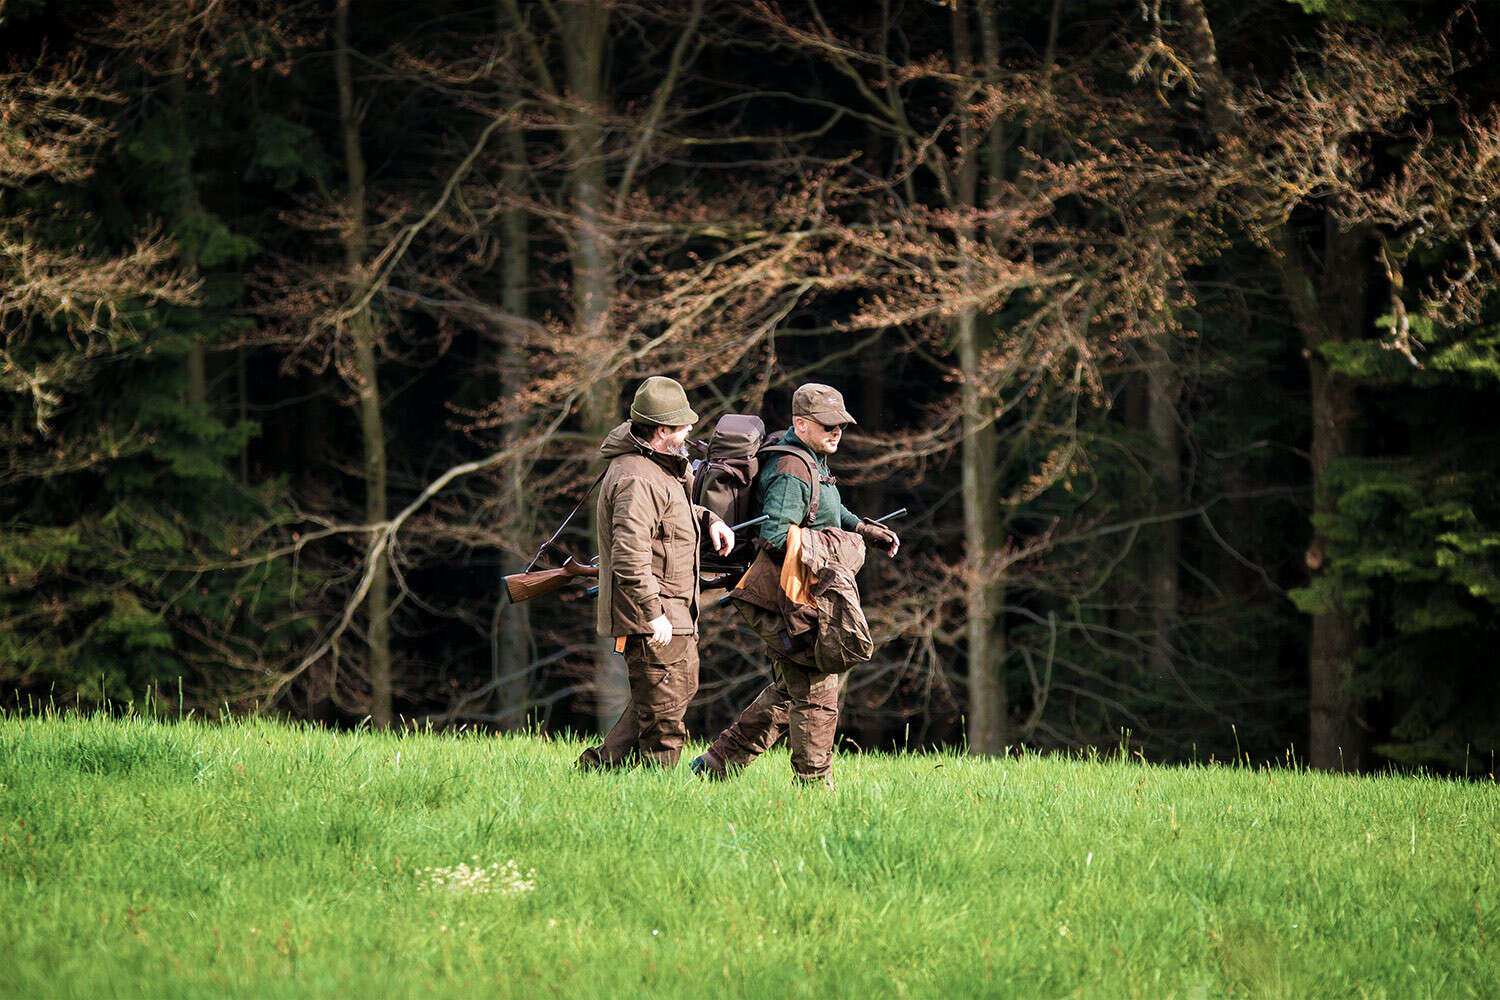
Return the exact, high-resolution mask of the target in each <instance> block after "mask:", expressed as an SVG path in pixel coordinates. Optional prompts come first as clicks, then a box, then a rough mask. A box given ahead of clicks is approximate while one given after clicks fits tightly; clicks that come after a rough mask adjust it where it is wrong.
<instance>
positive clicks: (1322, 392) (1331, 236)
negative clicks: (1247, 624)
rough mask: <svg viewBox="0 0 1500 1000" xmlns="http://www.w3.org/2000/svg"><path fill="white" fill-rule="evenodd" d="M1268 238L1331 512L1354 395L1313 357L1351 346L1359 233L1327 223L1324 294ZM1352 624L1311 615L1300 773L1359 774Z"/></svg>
mask: <svg viewBox="0 0 1500 1000" xmlns="http://www.w3.org/2000/svg"><path fill="white" fill-rule="evenodd" d="M1181 4H1182V18H1181V19H1182V24H1183V27H1184V30H1185V32H1186V38H1187V43H1188V53H1189V56H1190V57H1191V59H1192V62H1193V64H1194V68H1195V69H1196V70H1197V71H1198V77H1199V82H1200V86H1201V87H1202V88H1203V107H1204V114H1205V117H1206V118H1207V120H1208V123H1209V126H1210V128H1211V129H1212V130H1213V132H1214V133H1215V134H1216V135H1226V134H1227V133H1228V131H1229V129H1231V128H1233V116H1232V113H1231V110H1230V100H1229V99H1230V97H1231V96H1232V94H1231V88H1230V84H1229V81H1228V79H1227V78H1226V77H1225V76H1224V73H1223V71H1222V69H1221V68H1220V66H1219V61H1218V50H1217V44H1216V42H1215V39H1214V33H1213V27H1212V25H1211V24H1210V22H1209V20H1208V14H1207V11H1206V10H1205V9H1204V7H1203V2H1202V0H1181ZM1268 235H1269V243H1270V244H1271V247H1272V250H1273V257H1274V263H1275V265H1276V267H1277V269H1278V271H1279V273H1280V276H1281V283H1282V288H1283V290H1284V291H1285V293H1286V296H1287V303H1288V305H1289V306H1290V308H1291V312H1292V318H1293V321H1294V322H1295V323H1296V326H1297V329H1298V330H1299V331H1300V332H1301V334H1302V342H1303V350H1304V352H1305V353H1306V355H1307V363H1308V371H1309V376H1310V388H1311V395H1312V424H1313V426H1312V480H1313V483H1312V485H1313V497H1314V499H1313V512H1314V515H1317V514H1322V513H1325V512H1326V511H1328V510H1329V509H1330V508H1331V503H1332V498H1331V497H1330V496H1329V495H1328V491H1327V489H1326V477H1327V472H1328V467H1329V465H1330V464H1331V463H1332V462H1334V461H1335V460H1337V459H1339V458H1341V457H1343V456H1345V455H1347V454H1349V451H1350V427H1351V425H1352V423H1353V420H1354V417H1355V414H1356V402H1355V398H1354V390H1353V387H1352V386H1351V385H1350V384H1349V382H1348V381H1347V380H1346V379H1344V378H1342V377H1341V376H1339V375H1337V374H1336V373H1334V372H1332V371H1330V370H1329V369H1328V365H1327V363H1326V362H1325V361H1324V360H1323V357H1322V355H1321V354H1320V353H1319V351H1318V348H1319V347H1320V346H1322V345H1323V344H1325V343H1330V342H1332V341H1335V340H1341V339H1346V338H1349V337H1358V336H1360V334H1361V332H1362V327H1363V323H1364V301H1363V300H1364V294H1365V284H1366V277H1365V267H1364V265H1363V263H1362V261H1361V255H1360V247H1361V244H1362V243H1363V242H1364V241H1363V236H1362V234H1360V233H1357V232H1356V233H1342V234H1341V233H1339V232H1337V230H1336V227H1335V223H1334V222H1333V220H1332V219H1329V220H1328V222H1327V230H1326V234H1325V247H1324V251H1325V252H1324V261H1325V263H1324V267H1323V277H1324V281H1323V287H1322V289H1321V290H1320V289H1319V288H1318V287H1317V286H1316V285H1315V284H1314V281H1313V278H1312V270H1311V267H1310V264H1309V263H1308V262H1307V261H1306V260H1304V255H1303V253H1302V249H1301V247H1300V246H1299V245H1298V243H1297V238H1296V234H1295V233H1293V232H1292V229H1291V226H1290V224H1289V223H1282V224H1281V225H1279V226H1277V227H1276V229H1275V230H1273V231H1272V232H1271V233H1270V234H1268ZM1326 552H1327V539H1326V538H1324V537H1323V535H1322V533H1321V532H1319V531H1317V530H1316V528H1314V533H1313V539H1312V543H1311V545H1310V546H1309V548H1308V566H1309V568H1310V569H1311V570H1312V571H1313V573H1314V576H1315V577H1316V575H1317V574H1318V573H1319V572H1321V571H1323V570H1324V569H1325V565H1326ZM1354 639H1355V633H1354V619H1353V616H1351V615H1350V614H1349V612H1348V611H1347V610H1345V609H1344V608H1342V607H1340V606H1339V605H1338V603H1337V601H1335V603H1334V605H1333V606H1332V607H1330V608H1329V609H1328V610H1327V611H1326V612H1325V613H1323V614H1319V615H1314V616H1313V623H1312V638H1311V644H1310V649H1309V653H1308V763H1309V764H1311V765H1312V766H1313V767H1319V768H1325V769H1333V768H1345V769H1350V770H1353V769H1357V768H1358V767H1359V766H1360V765H1361V764H1362V762H1363V761H1362V758H1363V740H1362V738H1361V737H1360V734H1359V730H1358V727H1357V724H1356V722H1355V705H1354V702H1353V699H1352V698H1351V697H1350V695H1349V692H1348V684H1347V681H1348V677H1349V670H1350V666H1351V663H1352V657H1353V653H1354Z"/></svg>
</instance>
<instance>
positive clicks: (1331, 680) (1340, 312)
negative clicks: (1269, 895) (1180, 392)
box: [1275, 218, 1367, 770]
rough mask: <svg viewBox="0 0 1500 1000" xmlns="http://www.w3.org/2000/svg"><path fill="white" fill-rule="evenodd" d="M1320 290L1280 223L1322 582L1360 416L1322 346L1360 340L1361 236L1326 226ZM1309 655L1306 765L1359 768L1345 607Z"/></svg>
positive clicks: (1331, 611) (1318, 632)
mask: <svg viewBox="0 0 1500 1000" xmlns="http://www.w3.org/2000/svg"><path fill="white" fill-rule="evenodd" d="M1325 226H1326V232H1325V238H1324V255H1323V259H1324V264H1323V281H1322V287H1321V288H1318V287H1317V286H1315V285H1314V282H1313V279H1312V277H1311V271H1310V264H1309V263H1308V262H1307V261H1306V260H1305V259H1304V255H1303V253H1302V250H1301V247H1300V246H1299V245H1298V244H1297V242H1296V235H1295V234H1294V233H1293V232H1292V231H1291V229H1290V227H1289V226H1282V227H1281V228H1280V229H1279V230H1278V231H1277V233H1276V234H1275V238H1276V241H1277V250H1278V254H1277V263H1278V265H1279V268H1280V273H1281V278H1282V285H1283V287H1284V288H1285V290H1286V294H1287V299H1288V301H1289V303H1290V305H1291V310H1292V315H1293V318H1294V319H1295V321H1296V324H1297V327H1298V329H1299V330H1300V331H1301V333H1302V338H1303V353H1304V354H1305V355H1306V357H1307V365H1308V374H1309V383H1310V386H1309V388H1310V392H1311V404H1312V489H1313V516H1314V518H1315V520H1314V529H1313V537H1312V541H1311V543H1310V544H1309V546H1308V554H1307V563H1308V568H1309V569H1310V570H1311V571H1312V573H1313V578H1314V579H1315V580H1316V579H1317V578H1318V577H1319V575H1320V574H1321V573H1324V572H1327V552H1328V539H1327V537H1326V536H1324V535H1323V533H1322V531H1321V530H1319V529H1318V528H1317V527H1316V523H1317V522H1316V518H1318V516H1319V515H1322V514H1327V513H1331V512H1332V511H1333V507H1334V503H1335V500H1336V497H1334V496H1333V495H1332V493H1331V492H1330V490H1329V487H1328V482H1327V477H1328V471H1329V467H1330V466H1331V465H1332V464H1333V463H1334V462H1336V461H1338V460H1339V459H1341V458H1345V457H1347V456H1348V455H1349V454H1350V453H1351V440H1352V427H1353V423H1354V420H1355V417H1356V415H1357V412H1358V410H1357V403H1356V400H1355V397H1354V386H1353V384H1352V383H1351V382H1350V381H1349V380H1348V379H1347V378H1345V377H1343V376H1341V375H1339V374H1338V373H1336V372H1334V371H1332V370H1330V369H1329V367H1328V362H1327V361H1326V360H1324V358H1323V355H1322V353H1321V351H1320V350H1319V348H1321V347H1322V346H1323V345H1324V344H1329V343H1337V342H1340V341H1343V340H1347V339H1351V338H1353V337H1357V336H1358V335H1359V333H1360V330H1361V328H1362V325H1363V322H1364V295H1365V285H1366V281H1367V279H1366V275H1365V261H1364V260H1363V258H1362V255H1361V253H1360V250H1361V247H1362V246H1363V243H1364V239H1363V234H1361V233H1360V232H1357V231H1356V232H1353V233H1340V232H1339V231H1338V229H1337V222H1336V221H1334V220H1333V219H1331V218H1330V219H1328V220H1327V221H1326V223H1325ZM1312 619H1313V620H1312V637H1311V643H1310V648H1309V650H1308V667H1307V674H1308V763H1309V764H1311V765H1312V766H1313V767H1317V768H1323V769H1327V770H1358V769H1359V768H1360V766H1361V765H1362V763H1363V750H1364V747H1363V738H1362V736H1361V734H1360V732H1359V727H1358V724H1357V723H1356V721H1355V716H1356V711H1355V703H1354V699H1353V697H1352V695H1351V694H1350V693H1349V678H1350V670H1351V668H1352V665H1353V657H1354V647H1355V628H1354V616H1353V615H1352V614H1351V613H1350V612H1349V611H1348V610H1347V609H1346V608H1344V607H1343V605H1342V604H1341V603H1340V601H1339V598H1338V595H1337V593H1335V594H1334V597H1333V601H1332V604H1331V605H1330V607H1329V608H1328V609H1327V610H1325V611H1324V612H1323V613H1321V614H1316V615H1313V616H1312Z"/></svg>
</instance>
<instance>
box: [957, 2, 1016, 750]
mask: <svg viewBox="0 0 1500 1000" xmlns="http://www.w3.org/2000/svg"><path fill="white" fill-rule="evenodd" d="M968 7H969V5H968V4H966V3H962V2H959V3H955V4H954V6H953V56H954V64H955V65H956V66H958V67H959V68H960V70H961V71H967V72H973V71H974V67H973V44H972V41H971V38H970V30H969V20H968V18H969V13H968ZM988 27H989V26H988V25H987V24H983V23H982V24H981V41H982V42H983V41H984V34H985V33H987V29H988ZM984 48H985V55H986V56H988V54H989V53H988V48H989V47H988V45H985V46H984ZM955 113H956V114H958V115H959V148H960V149H962V150H964V153H963V155H962V159H961V160H960V161H959V163H958V167H957V176H956V177H955V184H954V195H955V198H956V200H957V202H958V205H957V207H958V210H959V211H960V212H972V211H973V209H974V208H975V207H976V206H977V204H978V200H977V199H978V192H979V149H978V148H977V144H976V143H975V142H974V141H973V138H974V137H973V135H972V126H971V125H970V122H969V113H968V111H967V109H966V108H964V107H959V108H956V109H955ZM975 235H976V234H975V233H974V230H973V227H972V225H960V227H959V241H960V248H961V249H962V244H964V243H968V242H972V241H973V240H974V239H975ZM954 332H955V334H956V337H957V341H958V364H959V371H960V373H961V375H962V378H963V390H962V393H961V396H960V402H959V405H960V407H961V408H962V411H961V412H962V426H963V453H962V456H961V461H962V463H963V470H962V474H961V477H960V478H961V490H962V492H963V505H964V550H965V553H966V555H967V573H966V580H967V583H966V591H965V595H964V596H965V601H964V603H965V611H966V612H967V623H966V630H965V631H966V639H967V645H968V660H969V663H968V687H969V712H968V739H969V752H970V753H973V754H986V755H994V754H1000V753H1003V752H1004V751H1005V747H1006V744H1007V742H1008V737H1009V733H1008V725H1007V723H1008V718H1007V711H1006V703H1005V677H1004V665H1005V632H1004V613H1005V610H1004V609H1005V591H1004V583H1003V581H1001V580H1000V579H998V578H997V576H996V575H995V574H996V570H995V568H994V565H995V557H996V554H997V550H998V545H997V544H996V535H997V530H996V529H997V524H998V520H999V516H1000V496H999V492H998V484H997V483H996V481H995V448H996V444H997V442H996V440H995V424H994V419H993V417H992V416H991V415H990V413H989V407H988V406H987V405H986V401H987V400H988V398H989V393H988V392H987V391H986V390H987V387H986V386H985V384H984V381H983V372H982V368H981V366H982V362H983V360H984V354H985V348H986V346H987V344H988V342H989V339H990V338H989V337H988V333H989V324H988V323H987V322H986V321H985V320H984V319H983V318H982V317H981V316H980V315H979V314H978V312H977V311H976V310H974V309H964V310H962V311H961V312H959V314H958V316H957V317H956V319H955V327H954Z"/></svg>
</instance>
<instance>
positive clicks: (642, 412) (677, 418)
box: [630, 375, 698, 427]
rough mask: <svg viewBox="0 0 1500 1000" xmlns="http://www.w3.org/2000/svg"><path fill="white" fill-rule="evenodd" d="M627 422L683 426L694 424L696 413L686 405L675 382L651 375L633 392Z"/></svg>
mask: <svg viewBox="0 0 1500 1000" xmlns="http://www.w3.org/2000/svg"><path fill="white" fill-rule="evenodd" d="M630 419H631V420H634V421H636V422H637V423H642V424H660V425H661V426H662V427H683V426H686V425H690V424H696V423H697V422H698V414H696V413H694V412H693V408H692V407H690V406H688V401H687V393H685V392H683V391H682V386H681V385H679V384H678V383H677V380H676V379H670V378H667V377H666V376H665V375H652V376H651V377H650V378H648V379H647V380H646V381H644V382H642V383H641V387H640V388H639V389H637V390H636V391H635V400H634V401H633V402H632V403H631V404H630Z"/></svg>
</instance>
